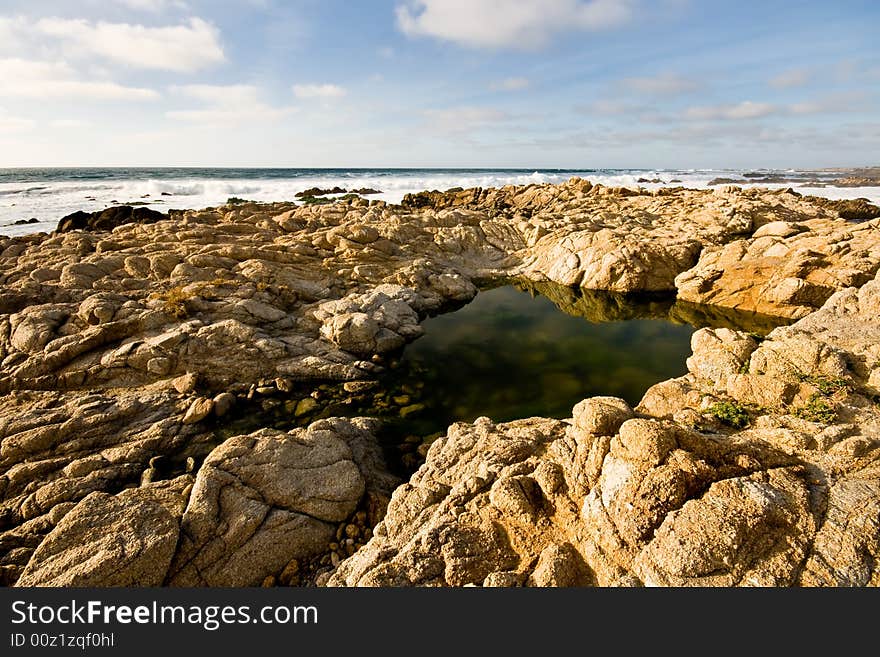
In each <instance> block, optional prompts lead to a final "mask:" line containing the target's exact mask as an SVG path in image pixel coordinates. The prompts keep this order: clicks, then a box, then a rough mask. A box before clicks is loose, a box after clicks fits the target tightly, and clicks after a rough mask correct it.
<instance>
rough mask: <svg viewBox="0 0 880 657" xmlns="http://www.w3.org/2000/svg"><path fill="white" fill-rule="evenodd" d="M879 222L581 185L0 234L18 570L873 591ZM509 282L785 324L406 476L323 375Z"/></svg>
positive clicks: (354, 391) (7, 577) (358, 370)
mask: <svg viewBox="0 0 880 657" xmlns="http://www.w3.org/2000/svg"><path fill="white" fill-rule="evenodd" d="M878 214H880V211H878V209H877V208H876V207H874V206H872V205H870V204H867V203H864V202H862V201H828V200H825V199H817V198H813V197H806V196H802V195H800V194H798V193H796V192H794V191H793V190H778V191H767V190H761V189H740V188H737V187H730V186H720V187H716V188H715V189H713V190H689V189H683V188H674V189H660V190H655V191H651V192H648V191H634V190H630V189H624V188H609V187H603V186H599V185H591V184H590V183H589V182H587V181H584V180H580V179H572V180H570V181H569V182H568V183H565V184H561V185H555V186H554V185H529V186H525V187H504V188H501V189H469V190H458V191H449V192H445V193H441V192H425V193H421V194H416V195H410V196H407V198H405V199H404V201H403V203H402V204H400V205H387V204H385V203H384V202H382V201H375V200H373V201H370V200H367V199H363V198H354V197H347V198H345V199H341V200H339V201H336V202H331V203H327V204H298V203H292V202H290V203H274V204H255V203H239V204H236V205H229V206H223V207H217V208H208V209H204V210H187V211H177V212H172V213H170V214H169V215H162V214H161V213H150V214H149V215H147V214H144V213H143V212H138V211H136V210H133V209H131V208H129V209H127V210H114V211H113V212H112V213H110V214H106V213H95V215H92V216H89V215H86V214H85V213H82V215H78V216H76V217H72V218H65V220H62V221H61V224H60V225H59V230H58V231H56V232H54V233H53V234H35V235H29V236H25V237H12V238H8V237H0V498H2V502H0V578H2V583H4V584H6V585H13V584H15V585H19V586H41V585H60V586H114V585H115V586H155V585H170V586H256V585H261V584H266V585H271V584H285V585H290V584H293V585H311V584H319V585H323V584H330V585H334V586H360V585H379V586H410V585H417V586H429V585H430V586H433V585H449V586H464V585H472V584H473V585H484V586H518V585H537V586H548V585H557V586H573V585H578V586H580V585H585V586H587V585H598V586H620V585H623V586H638V585H674V586H679V585H700V586H735V585H758V586H793V585H805V586H838V585H844V586H866V585H877V584H878V583H880V567H878V565H877V564H878V563H880V449H878V448H880V405H878V400H880V322H878V319H877V318H878V313H880V279H878V270H880V218H878ZM156 215H159V216H156ZM502 278H504V279H508V278H513V279H517V280H521V281H524V282H525V283H527V284H530V285H536V286H540V285H541V284H546V283H548V282H553V283H557V284H560V285H563V286H567V287H570V288H573V289H574V288H583V289H587V290H604V291H609V292H615V293H624V294H625V293H633V292H668V293H670V294H674V295H675V296H676V298H677V300H678V302H679V303H681V304H685V306H686V305H688V304H689V305H691V306H692V307H697V306H700V307H704V306H705V307H706V308H707V309H708V312H720V313H723V312H724V310H725V309H736V310H737V311H741V312H742V311H745V312H752V313H757V314H758V315H759V316H771V317H775V318H784V319H787V320H791V321H792V322H793V323H791V324H790V325H789V326H782V327H779V328H776V329H774V330H773V331H772V332H770V333H769V335H767V336H766V337H765V338H763V337H762V338H758V337H756V335H753V334H750V333H747V332H744V331H737V330H732V329H729V328H704V329H700V330H699V331H697V332H696V333H695V334H694V336H693V340H692V348H693V355H692V356H691V357H690V358H689V359H688V361H687V369H688V374H687V375H685V376H683V377H680V378H678V379H673V380H669V381H665V382H662V383H659V384H657V385H656V386H654V387H653V388H651V389H650V390H649V391H648V392H647V394H646V395H645V396H644V398H643V399H642V400H641V403H639V404H638V405H637V406H636V407H635V408H631V407H630V406H628V405H627V404H626V403H625V402H623V401H622V400H619V399H614V398H607V397H606V398H602V397H599V398H592V399H586V400H584V401H582V402H581V403H579V404H577V405H576V406H575V407H574V408H573V409H572V415H571V417H570V418H567V419H563V420H556V419H547V418H523V419H521V420H518V421H514V422H509V423H506V424H495V423H494V422H493V421H492V420H491V419H489V418H481V419H479V420H477V421H476V422H474V423H473V424H462V423H459V424H455V425H453V426H451V427H450V428H449V430H448V432H447V434H446V435H445V436H443V437H441V438H439V439H437V440H436V441H434V442H433V444H431V446H430V449H428V450H427V455H426V458H425V462H424V464H423V465H421V467H419V469H418V470H417V471H416V472H415V474H413V475H412V477H411V478H410V479H409V481H404V482H402V481H400V480H399V479H398V477H397V476H395V475H394V474H392V473H391V472H390V469H389V467H388V465H387V464H386V462H385V458H384V456H383V453H382V450H381V449H380V446H379V444H378V442H377V441H376V438H375V437H376V434H377V433H378V431H379V426H378V422H377V420H375V419H371V418H369V417H355V418H352V417H348V418H345V417H337V416H334V415H333V413H332V411H333V408H334V407H333V406H332V405H330V406H326V405H325V406H323V407H322V406H321V403H322V401H323V398H324V397H326V394H327V393H326V390H327V388H326V386H328V385H334V386H336V387H337V388H336V389H339V390H341V393H340V397H339V398H338V399H336V400H335V402H334V403H338V404H340V405H344V404H345V403H347V402H348V401H350V400H351V399H353V398H355V397H357V396H358V395H365V394H367V392H365V391H368V390H370V387H371V386H372V385H373V381H374V380H375V378H376V377H377V376H379V375H380V374H381V373H382V372H383V371H384V369H385V368H386V367H387V366H388V363H389V359H391V358H393V357H394V355H395V354H398V353H399V352H400V350H401V349H402V348H403V347H404V346H405V345H406V344H407V343H408V342H410V341H412V340H414V339H416V338H418V337H419V336H420V335H421V332H422V329H421V327H420V322H421V321H422V320H423V319H424V318H425V317H427V316H428V315H430V314H433V313H438V312H442V311H444V310H447V309H449V308H453V307H455V306H456V305H460V304H462V303H464V302H466V301H468V300H470V299H472V298H473V297H474V296H475V295H476V294H477V290H478V287H480V286H481V285H483V284H485V283H487V282H491V281H495V280H498V279H502ZM271 408H284V409H288V411H289V415H291V416H293V417H295V418H296V419H297V423H296V426H293V425H291V426H284V427H282V428H278V427H276V426H274V425H268V424H267V425H263V426H261V424H260V418H261V417H262V416H261V414H260V412H261V411H265V410H266V409H271ZM319 408H321V409H323V410H324V413H322V414H321V413H318V410H319ZM242 418H249V419H250V420H251V423H252V424H251V426H250V427H249V430H248V431H246V432H242V433H234V432H233V433H234V435H230V429H229V427H235V426H238V425H236V424H235V423H234V422H233V419H236V420H237V421H238V420H241V419H242Z"/></svg>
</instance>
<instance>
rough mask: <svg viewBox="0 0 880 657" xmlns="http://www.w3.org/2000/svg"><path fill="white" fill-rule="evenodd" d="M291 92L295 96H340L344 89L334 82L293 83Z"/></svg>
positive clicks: (344, 92)
mask: <svg viewBox="0 0 880 657" xmlns="http://www.w3.org/2000/svg"><path fill="white" fill-rule="evenodd" d="M293 93H294V95H295V96H296V97H297V98H324V99H327V98H342V97H343V96H344V95H345V94H346V91H345V89H343V88H342V87H340V86H338V85H335V84H295V85H293Z"/></svg>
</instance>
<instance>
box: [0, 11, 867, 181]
mask: <svg viewBox="0 0 880 657" xmlns="http://www.w3.org/2000/svg"><path fill="white" fill-rule="evenodd" d="M878 27H880V2H876V0H865V1H855V0H842V1H837V2H828V1H822V2H817V1H801V2H794V1H786V0H779V1H771V0H765V1H764V2H751V1H748V0H744V1H741V2H736V3H733V2H713V1H709V0H706V1H698V0H388V1H382V0H379V1H374V2H350V1H349V2H342V1H337V0H324V1H318V0H213V1H209V0H80V1H77V2H74V1H71V0H66V1H65V0H4V2H3V4H2V6H0V166H51V165H58V166H85V165H94V166H101V165H105V166H126V165H144V166H162V165H169V166H170V165H175V166H186V165H193V166H294V167H309V166H323V167H333V166H340V167H353V166H364V167H372V166H415V167H421V166H437V167H481V166H482V167H502V166H503V167H535V168H538V167H572V168H587V167H590V168H592V167H672V168H675V167H694V168H700V167H715V168H725V167H731V168H733V167H788V166H791V167H818V166H851V165H870V164H873V165H877V164H880V160H878V157H877V153H878V152H880V112H878V109H880V45H878V43H880V40H878V39H877V36H876V32H877V28H878Z"/></svg>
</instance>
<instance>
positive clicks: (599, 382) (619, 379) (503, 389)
mask: <svg viewBox="0 0 880 657" xmlns="http://www.w3.org/2000/svg"><path fill="white" fill-rule="evenodd" d="M652 303H653V304H654V307H652ZM658 303H660V305H661V306H662V305H663V304H662V303H661V302H651V301H643V302H642V303H641V305H640V306H639V307H640V308H641V310H642V311H643V314H648V315H650V314H651V312H652V310H654V311H657V312H655V313H654V314H662V312H660V311H659V310H658V308H657V307H656V306H657V304H658ZM635 305H636V304H635V303H634V302H630V303H629V304H624V306H623V307H627V308H630V309H632V308H633V307H634V306H635ZM573 308H575V307H574V306H569V310H571V309H573ZM635 314H636V315H638V313H635ZM612 317H613V315H612ZM591 319H592V321H591ZM604 319H605V317H604V316H602V315H599V316H594V317H592V318H589V317H587V318H585V317H584V316H583V314H567V313H566V312H561V311H560V308H559V307H557V305H556V304H555V303H554V302H553V301H552V300H551V299H550V298H549V297H547V296H545V295H544V294H541V293H539V292H537V291H536V290H523V289H520V288H517V287H515V286H512V285H506V286H503V287H498V288H495V289H491V290H485V291H482V292H480V293H479V294H478V295H477V297H476V298H475V299H474V300H473V301H471V302H470V303H469V304H468V305H466V306H464V307H463V308H461V309H459V310H457V311H455V312H451V313H447V314H443V315H439V316H437V317H432V318H429V319H427V320H425V321H424V322H423V324H422V326H423V327H424V329H425V334H424V335H423V336H422V337H421V338H419V339H418V340H416V341H415V342H413V343H412V344H410V345H408V346H407V347H406V349H405V351H404V353H403V357H402V359H401V361H400V363H399V365H398V367H397V370H398V373H400V374H404V375H405V378H410V379H414V380H418V381H421V382H422V383H423V384H424V389H423V390H424V392H423V394H422V395H420V401H421V402H422V403H423V404H424V405H425V408H424V409H423V410H421V411H420V412H419V413H417V414H414V417H413V418H412V419H411V420H410V423H412V424H416V425H417V424H422V425H423V426H422V427H421V431H419V428H418V427H414V429H415V431H416V432H417V433H424V432H427V431H428V430H429V429H434V427H445V426H446V425H448V424H449V423H450V422H452V421H458V420H462V421H468V422H470V421H473V420H474V419H476V418H477V417H480V416H483V415H484V416H488V417H490V418H492V419H493V420H495V421H497V422H502V421H506V420H512V419H516V418H523V417H530V416H535V415H540V416H545V417H556V418H564V417H570V416H571V409H572V406H573V405H574V404H576V403H577V402H579V401H580V400H582V399H584V398H585V397H590V396H594V395H611V396H615V397H622V398H623V399H625V400H627V401H628V402H629V403H630V404H632V405H635V404H637V403H638V402H639V400H640V399H641V398H642V395H644V393H645V391H646V390H647V389H648V388H649V387H651V386H652V385H653V384H655V383H657V382H658V381H662V380H664V379H668V378H670V377H676V376H681V375H682V374H684V373H685V371H686V368H685V359H686V358H687V357H688V356H689V355H690V353H691V352H690V338H691V335H692V334H693V332H694V331H695V330H696V329H695V328H694V327H693V326H691V325H688V324H682V323H676V322H674V321H671V320H669V319H665V318H664V319H658V318H625V319H617V320H614V321H602V320H604ZM437 430H439V429H437Z"/></svg>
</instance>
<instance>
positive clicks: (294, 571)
mask: <svg viewBox="0 0 880 657" xmlns="http://www.w3.org/2000/svg"><path fill="white" fill-rule="evenodd" d="M298 574H299V561H297V560H296V559H291V561H290V563H288V564H287V565H286V566H285V567H284V570H282V571H281V574H280V575H279V576H278V581H279V582H281V584H283V585H284V586H290V585H291V584H292V583H293V582H294V581H295V580H297V579H298Z"/></svg>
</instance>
